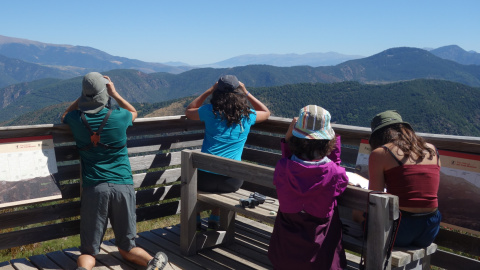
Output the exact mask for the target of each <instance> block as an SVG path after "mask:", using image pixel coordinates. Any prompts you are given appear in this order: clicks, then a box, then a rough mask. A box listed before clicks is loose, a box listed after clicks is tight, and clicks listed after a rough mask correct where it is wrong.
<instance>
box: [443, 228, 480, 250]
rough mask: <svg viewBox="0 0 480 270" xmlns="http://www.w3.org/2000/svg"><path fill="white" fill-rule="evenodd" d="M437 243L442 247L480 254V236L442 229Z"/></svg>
mask: <svg viewBox="0 0 480 270" xmlns="http://www.w3.org/2000/svg"><path fill="white" fill-rule="evenodd" d="M435 243H436V244H437V245H439V246H441V247H445V248H450V249H453V250H456V251H461V252H465V253H468V254H472V255H475V256H480V238H478V237H475V236H471V235H467V234H462V233H458V232H455V231H449V230H445V229H440V231H439V232H438V235H437V237H436V238H435Z"/></svg>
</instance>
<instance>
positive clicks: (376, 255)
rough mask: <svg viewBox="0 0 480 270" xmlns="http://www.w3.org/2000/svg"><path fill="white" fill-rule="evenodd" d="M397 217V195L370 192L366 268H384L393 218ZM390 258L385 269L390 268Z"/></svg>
mask: <svg viewBox="0 0 480 270" xmlns="http://www.w3.org/2000/svg"><path fill="white" fill-rule="evenodd" d="M396 218H398V197H396V196H393V195H389V194H373V193H372V194H370V196H369V208H368V233H367V252H366V253H367V255H366V261H365V263H366V268H367V269H384V265H385V262H386V259H387V251H388V246H389V244H390V237H391V230H392V225H393V220H394V219H396ZM391 265H392V260H391V259H390V260H389V262H388V265H387V267H386V269H391V267H392V266H391Z"/></svg>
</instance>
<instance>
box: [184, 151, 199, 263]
mask: <svg viewBox="0 0 480 270" xmlns="http://www.w3.org/2000/svg"><path fill="white" fill-rule="evenodd" d="M181 159H182V169H181V174H182V176H181V182H182V189H181V201H180V207H181V210H180V224H181V227H180V251H181V253H182V254H183V255H194V254H196V253H197V243H196V218H197V169H196V168H194V167H193V160H192V151H191V150H183V151H182V156H181Z"/></svg>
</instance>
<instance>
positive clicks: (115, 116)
mask: <svg viewBox="0 0 480 270" xmlns="http://www.w3.org/2000/svg"><path fill="white" fill-rule="evenodd" d="M107 112H108V109H107V108H103V109H102V110H101V111H99V112H98V113H96V114H85V118H86V119H87V122H88V123H89V125H90V127H91V128H92V130H93V131H94V132H95V131H97V129H98V127H99V126H100V124H101V123H102V121H103V118H105V115H106V114H107ZM63 122H64V123H65V124H68V125H69V126H70V129H71V130H72V133H73V137H74V139H75V142H76V144H77V146H78V147H79V148H82V147H84V146H87V145H89V144H90V133H89V131H88V129H87V128H86V127H85V125H84V124H83V122H82V119H81V117H80V111H78V110H76V111H71V112H69V113H68V114H67V115H66V116H65V119H64V120H63ZM131 125H132V113H131V112H129V111H127V110H125V109H122V108H118V109H115V110H113V111H112V114H111V115H110V117H109V118H108V121H107V124H106V125H105V127H104V128H103V131H102V132H101V134H100V142H102V143H104V144H108V145H111V146H116V147H120V146H122V145H124V144H125V143H126V142H127V133H126V131H127V128H128V127H129V126H131ZM79 152H80V158H81V163H82V185H83V186H93V185H96V184H99V183H105V182H107V183H114V184H121V185H131V184H133V178H132V170H131V168H130V161H129V159H128V150H127V147H123V148H121V149H106V148H105V147H102V146H97V147H92V148H90V149H88V150H86V151H79Z"/></svg>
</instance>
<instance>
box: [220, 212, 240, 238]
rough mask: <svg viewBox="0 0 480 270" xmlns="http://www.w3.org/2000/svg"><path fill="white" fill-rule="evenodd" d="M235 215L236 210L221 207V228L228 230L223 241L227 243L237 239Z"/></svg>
mask: <svg viewBox="0 0 480 270" xmlns="http://www.w3.org/2000/svg"><path fill="white" fill-rule="evenodd" d="M235 216H236V213H235V212H234V211H230V210H227V209H223V208H221V209H220V229H221V230H225V231H226V233H225V240H224V241H223V242H224V243H225V244H226V245H230V244H233V242H234V240H235Z"/></svg>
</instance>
